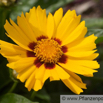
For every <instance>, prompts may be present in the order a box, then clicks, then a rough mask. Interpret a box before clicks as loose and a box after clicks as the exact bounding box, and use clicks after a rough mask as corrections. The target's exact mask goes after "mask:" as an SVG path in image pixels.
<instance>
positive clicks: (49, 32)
mask: <svg viewBox="0 0 103 103" xmlns="http://www.w3.org/2000/svg"><path fill="white" fill-rule="evenodd" d="M54 32H55V22H54V17H53V15H52V14H51V13H49V15H48V19H47V35H48V37H49V38H51V37H52V36H53V34H54Z"/></svg>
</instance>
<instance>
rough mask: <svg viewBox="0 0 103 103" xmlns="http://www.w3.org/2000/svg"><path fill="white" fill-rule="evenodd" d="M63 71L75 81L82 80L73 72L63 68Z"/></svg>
mask: <svg viewBox="0 0 103 103" xmlns="http://www.w3.org/2000/svg"><path fill="white" fill-rule="evenodd" d="M65 71H66V72H67V73H68V74H69V75H70V77H72V78H74V79H75V80H76V81H78V82H82V79H81V78H80V77H79V76H78V75H76V74H75V73H73V72H71V71H69V70H67V69H65Z"/></svg>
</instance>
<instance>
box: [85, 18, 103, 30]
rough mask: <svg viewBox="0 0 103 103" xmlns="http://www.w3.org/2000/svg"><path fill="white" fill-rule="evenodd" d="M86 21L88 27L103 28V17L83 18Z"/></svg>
mask: <svg viewBox="0 0 103 103" xmlns="http://www.w3.org/2000/svg"><path fill="white" fill-rule="evenodd" d="M83 20H85V22H86V27H88V28H103V18H89V19H83Z"/></svg>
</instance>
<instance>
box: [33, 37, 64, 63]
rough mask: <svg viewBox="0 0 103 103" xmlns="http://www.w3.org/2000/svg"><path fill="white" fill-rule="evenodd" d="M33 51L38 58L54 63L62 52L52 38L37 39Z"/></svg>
mask: <svg viewBox="0 0 103 103" xmlns="http://www.w3.org/2000/svg"><path fill="white" fill-rule="evenodd" d="M34 53H35V56H36V57H38V59H40V60H41V61H42V62H45V63H56V62H57V61H58V60H59V58H60V57H61V56H62V54H63V52H62V50H61V46H60V45H59V44H58V42H57V41H55V40H53V39H41V41H37V45H36V46H35V49H34Z"/></svg>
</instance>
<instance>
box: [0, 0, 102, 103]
mask: <svg viewBox="0 0 103 103" xmlns="http://www.w3.org/2000/svg"><path fill="white" fill-rule="evenodd" d="M72 1H73V0H17V2H16V3H14V4H12V5H10V6H1V7H0V39H2V40H5V41H8V42H12V41H11V39H10V38H8V37H7V36H6V35H5V30H4V27H3V26H4V24H5V21H6V19H7V20H9V18H11V19H12V20H13V21H15V22H16V19H17V16H20V15H21V13H22V12H23V13H25V12H28V11H29V10H30V8H32V7H33V6H36V7H37V6H38V5H40V6H41V7H42V8H43V9H44V8H45V9H46V11H47V14H48V13H49V12H52V13H53V12H54V11H55V10H56V9H58V8H59V7H63V6H65V5H66V4H68V3H70V2H72ZM82 19H83V18H82ZM83 20H85V21H86V26H87V28H88V33H87V36H88V35H91V34H94V35H96V36H97V37H98V39H97V40H96V44H97V46H98V48H97V49H98V52H99V54H100V56H99V57H98V58H97V60H98V61H99V63H100V64H101V67H100V69H99V72H98V73H95V75H94V77H93V78H85V77H83V80H84V81H85V82H86V81H88V80H91V84H90V85H88V89H87V90H85V91H84V94H93V93H94V90H95V88H97V87H98V86H97V84H95V85H94V83H95V81H99V84H98V85H99V86H100V85H102V82H103V18H100V19H96V18H91V19H83ZM6 64H7V60H6V59H5V58H3V57H2V56H1V55H0V103H38V102H39V103H59V102H60V101H59V97H60V95H61V94H72V92H71V91H70V90H69V89H68V88H67V87H66V86H65V85H64V84H63V83H62V82H61V81H59V82H58V81H54V82H49V80H47V81H46V83H45V84H44V87H43V89H42V90H40V91H38V92H36V94H35V98H32V97H31V95H33V94H32V92H33V90H32V91H30V92H28V90H27V89H26V88H25V87H24V83H21V82H19V83H18V84H17V85H16V86H17V88H16V89H14V90H13V93H10V88H11V87H12V85H13V83H14V81H15V80H12V77H11V76H10V73H9V71H10V70H9V68H8V67H6ZM92 83H93V85H92ZM94 86H95V87H94ZM8 92H9V93H8ZM101 92H103V91H100V88H99V89H98V91H95V93H97V94H99V93H101ZM22 95H23V96H22ZM27 98H28V99H27Z"/></svg>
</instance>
